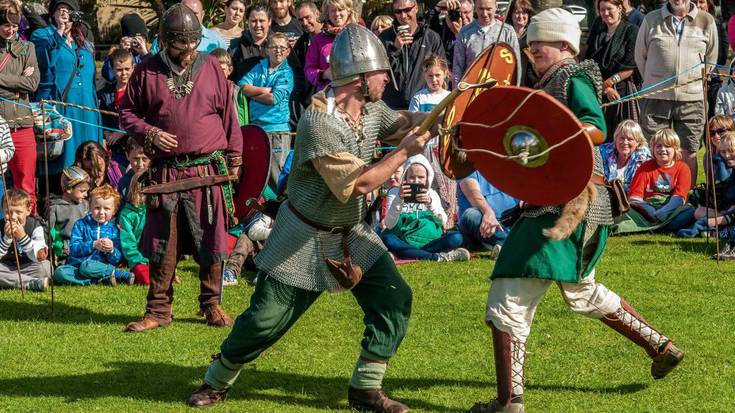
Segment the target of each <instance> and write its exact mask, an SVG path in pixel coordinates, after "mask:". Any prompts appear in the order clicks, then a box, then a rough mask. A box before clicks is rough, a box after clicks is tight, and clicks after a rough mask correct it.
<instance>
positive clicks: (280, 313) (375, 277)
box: [221, 253, 412, 364]
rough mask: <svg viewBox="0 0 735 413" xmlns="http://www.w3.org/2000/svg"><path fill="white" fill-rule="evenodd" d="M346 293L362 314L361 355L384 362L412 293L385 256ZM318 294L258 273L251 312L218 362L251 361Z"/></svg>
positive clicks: (400, 333) (402, 327) (399, 334)
mask: <svg viewBox="0 0 735 413" xmlns="http://www.w3.org/2000/svg"><path fill="white" fill-rule="evenodd" d="M350 292H351V293H352V295H354V296H355V299H356V300H357V303H358V304H359V305H360V307H361V308H362V311H363V312H364V313H365V317H364V318H363V322H364V323H365V333H364V335H363V337H364V338H363V340H362V349H363V354H364V353H365V352H366V353H368V354H370V355H373V356H375V357H379V358H380V359H382V360H388V359H389V358H391V357H392V356H393V355H395V353H396V350H398V346H399V345H400V344H401V341H402V340H403V337H404V336H405V335H406V330H407V329H408V319H409V317H410V315H411V300H412V293H411V288H410V287H409V286H408V284H406V282H405V281H404V280H403V278H402V277H401V274H400V273H399V272H398V269H397V268H396V265H395V264H394V263H393V260H392V259H391V258H390V256H389V255H388V253H385V254H383V256H382V257H381V258H380V259H379V260H378V261H377V262H376V263H375V265H373V267H372V268H370V270H368V271H367V272H366V273H365V274H364V276H363V278H362V280H361V281H360V283H359V284H357V286H355V287H354V288H353V289H352V290H350ZM320 294H321V292H314V291H307V290H302V289H300V288H296V287H291V286H288V285H285V284H283V283H281V282H279V281H276V280H275V279H273V278H271V277H269V276H268V273H266V272H263V271H261V272H260V273H259V274H258V283H257V284H256V286H255V292H254V293H253V296H252V297H251V298H250V307H249V308H248V309H247V310H245V312H244V313H242V314H240V315H239V316H238V317H237V319H236V320H235V325H234V326H233V327H232V331H231V332H230V335H229V336H228V337H227V338H226V339H225V341H224V342H223V343H222V347H221V351H222V356H223V357H224V358H225V359H227V361H229V362H231V363H241V364H244V363H248V362H250V361H253V360H255V359H256V358H257V357H258V355H260V353H262V352H263V351H265V350H266V349H268V348H269V347H270V346H272V345H273V344H275V343H276V342H277V341H278V340H279V339H280V338H281V337H283V335H284V334H286V332H287V331H288V330H289V329H290V328H291V326H293V325H294V323H295V322H296V320H298V319H299V317H301V315H302V314H304V313H305V312H306V310H307V309H308V308H309V307H310V306H311V305H312V304H313V303H314V302H315V301H316V299H317V298H318V297H319V295H320Z"/></svg>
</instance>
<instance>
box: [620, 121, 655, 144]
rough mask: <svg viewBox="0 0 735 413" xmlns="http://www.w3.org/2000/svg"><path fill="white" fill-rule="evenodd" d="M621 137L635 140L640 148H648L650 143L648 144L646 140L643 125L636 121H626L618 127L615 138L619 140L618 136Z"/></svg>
mask: <svg viewBox="0 0 735 413" xmlns="http://www.w3.org/2000/svg"><path fill="white" fill-rule="evenodd" d="M621 135H622V136H630V137H632V138H635V141H636V142H637V143H638V147H646V146H648V142H646V138H645V136H643V129H641V125H639V124H638V122H636V121H633V120H630V119H626V120H624V121H622V122H620V124H618V127H617V128H615V134H614V135H613V136H614V137H615V139H617V138H618V136H621Z"/></svg>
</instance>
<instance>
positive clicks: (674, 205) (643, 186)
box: [628, 128, 692, 230]
mask: <svg viewBox="0 0 735 413" xmlns="http://www.w3.org/2000/svg"><path fill="white" fill-rule="evenodd" d="M651 152H652V154H653V159H651V160H650V161H646V162H644V163H643V164H642V165H641V166H640V168H638V171H636V174H635V176H634V177H633V182H632V183H631V184H630V189H629V191H628V199H629V200H630V204H631V207H634V208H635V209H636V210H637V211H638V212H640V213H641V215H643V216H644V217H645V218H646V219H647V220H648V221H650V222H651V223H656V224H657V223H661V222H665V221H667V220H670V219H672V218H673V217H674V216H675V215H676V214H678V213H679V212H681V210H682V207H683V206H684V204H686V202H687V197H688V196H689V189H690V188H691V182H692V178H691V173H690V171H689V167H688V166H687V164H685V163H684V162H682V161H681V144H680V143H679V136H678V135H677V134H676V132H674V130H672V129H669V128H664V129H661V130H659V131H658V132H656V134H655V135H654V137H653V139H651ZM672 224H673V223H672ZM670 225H671V224H670ZM679 228H680V227H679ZM667 229H671V230H675V229H678V228H675V227H674V226H671V227H669V226H667Z"/></svg>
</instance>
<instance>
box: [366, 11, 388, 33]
mask: <svg viewBox="0 0 735 413" xmlns="http://www.w3.org/2000/svg"><path fill="white" fill-rule="evenodd" d="M381 24H382V25H383V26H388V27H390V25H391V24H393V18H392V17H390V16H388V15H385V14H382V15H380V16H378V17H376V18H375V19H373V22H372V23H371V24H370V31H371V32H373V33H375V31H376V30H378V26H379V25H381Z"/></svg>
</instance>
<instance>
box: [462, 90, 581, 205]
mask: <svg viewBox="0 0 735 413" xmlns="http://www.w3.org/2000/svg"><path fill="white" fill-rule="evenodd" d="M532 92H535V93H534V94H533V95H531V96H529V95H530V94H531V93H532ZM526 98H528V99H526ZM524 100H525V103H524ZM521 105H522V106H521ZM519 106H521V107H520V109H519V110H517V111H516V112H515V114H513V112H514V111H515V110H516V108H518V107H519ZM511 115H512V116H511ZM509 117H510V118H509ZM462 122H463V123H464V122H471V123H479V124H483V125H485V126H486V127H482V126H478V125H467V124H460V126H459V134H460V136H461V140H462V147H463V148H464V149H486V150H490V151H493V152H496V153H499V154H503V155H510V154H513V153H515V152H513V151H512V149H511V147H512V145H513V144H516V145H518V144H519V143H522V142H526V141H525V140H524V139H526V138H527V137H528V136H529V135H533V136H536V137H537V138H538V139H537V142H540V144H539V145H537V146H536V148H537V149H536V150H537V152H543V151H545V149H547V148H549V147H551V146H553V145H555V144H558V143H560V142H562V141H564V140H566V139H567V138H568V137H570V136H572V135H574V134H575V133H578V132H579V131H580V130H581V129H582V124H581V123H580V122H579V120H577V118H576V117H575V116H574V114H573V113H572V112H571V111H570V110H569V109H568V108H567V107H566V106H564V105H563V104H561V103H560V102H559V101H558V100H556V99H554V98H553V97H551V96H550V95H548V94H547V93H545V92H539V91H534V90H533V89H529V88H525V87H518V86H505V87H504V86H497V87H494V88H491V89H488V90H487V91H485V92H483V93H482V94H480V95H479V96H478V97H477V98H476V99H475V100H474V101H473V102H472V103H471V104H470V106H469V107H468V108H467V110H466V111H465V113H464V116H463V117H462ZM496 124H497V125H496ZM488 126H492V127H488ZM520 146H523V145H520ZM523 147H525V146H523ZM532 152H533V150H532ZM467 155H468V157H469V159H470V161H472V163H473V164H474V165H475V166H476V167H477V170H478V171H479V172H480V173H481V174H482V176H483V177H485V179H487V180H488V181H490V182H491V183H492V184H493V185H494V186H496V187H497V188H498V189H500V190H501V191H503V192H505V193H507V194H509V195H512V196H514V197H516V198H518V199H521V200H523V201H526V202H528V203H530V204H532V205H560V204H564V203H566V202H569V201H571V200H572V199H574V197H576V196H577V195H579V194H580V193H581V192H582V191H583V190H584V188H585V186H586V185H587V182H588V181H589V179H590V176H591V175H592V166H593V159H592V143H591V142H590V139H589V137H588V136H587V134H586V132H584V133H580V134H579V135H577V136H576V137H575V138H572V139H571V140H569V141H567V142H566V143H564V144H563V145H561V146H559V147H556V148H554V149H552V150H551V151H549V152H548V153H547V154H546V155H544V156H543V157H540V158H536V159H532V160H529V161H528V163H527V164H525V165H524V164H523V163H522V162H521V161H520V160H515V159H502V158H498V157H496V156H493V155H490V154H487V153H481V152H467Z"/></svg>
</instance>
